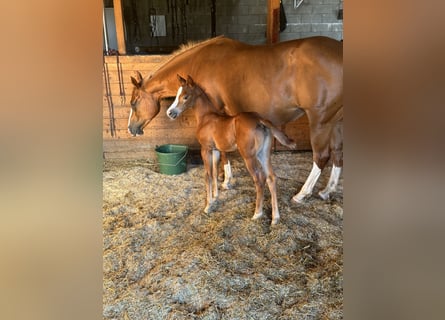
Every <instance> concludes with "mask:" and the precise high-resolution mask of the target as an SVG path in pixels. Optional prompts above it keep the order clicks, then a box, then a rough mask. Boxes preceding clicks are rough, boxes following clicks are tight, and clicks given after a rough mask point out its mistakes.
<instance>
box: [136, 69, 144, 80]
mask: <svg viewBox="0 0 445 320" xmlns="http://www.w3.org/2000/svg"><path fill="white" fill-rule="evenodd" d="M136 75H137V78H138V81H139V82H142V79H143V78H142V74H141V73H140V72H139V71H136Z"/></svg>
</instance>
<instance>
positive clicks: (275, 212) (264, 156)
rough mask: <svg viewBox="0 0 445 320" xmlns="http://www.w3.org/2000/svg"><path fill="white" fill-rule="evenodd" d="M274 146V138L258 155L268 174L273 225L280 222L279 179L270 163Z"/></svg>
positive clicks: (267, 180) (266, 143)
mask: <svg viewBox="0 0 445 320" xmlns="http://www.w3.org/2000/svg"><path fill="white" fill-rule="evenodd" d="M271 146H272V138H269V139H268V140H266V141H265V143H264V145H263V148H262V149H261V151H260V152H259V154H258V160H259V162H260V163H261V166H262V167H263V170H264V172H265V173H266V177H267V179H266V182H267V186H268V187H269V191H270V197H271V200H272V201H271V202H272V222H271V224H272V225H274V224H277V223H278V221H279V220H280V211H279V209H278V199H277V178H276V176H275V174H274V172H273V168H272V164H271V162H270V153H271Z"/></svg>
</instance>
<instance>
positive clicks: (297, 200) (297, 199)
mask: <svg viewBox="0 0 445 320" xmlns="http://www.w3.org/2000/svg"><path fill="white" fill-rule="evenodd" d="M304 198H306V195H301V194H297V195H295V196H293V198H292V201H293V202H295V203H300V204H301V203H304V202H305V201H304Z"/></svg>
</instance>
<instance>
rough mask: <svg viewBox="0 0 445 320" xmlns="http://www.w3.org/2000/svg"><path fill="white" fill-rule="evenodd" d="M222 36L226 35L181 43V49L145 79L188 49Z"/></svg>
mask: <svg viewBox="0 0 445 320" xmlns="http://www.w3.org/2000/svg"><path fill="white" fill-rule="evenodd" d="M221 38H224V36H223V35H221V36H217V37H214V38H210V39H207V40H203V41H189V42H187V43H184V44H181V45H180V46H179V49H178V50H176V51H174V52H173V53H172V54H171V55H170V57H169V58H168V59H167V60H166V61H164V63H162V64H161V65H160V66H159V67H158V68H156V70H155V71H153V72H152V73H151V74H150V75H148V76H147V77H146V79H144V80H148V79H150V78H151V77H152V76H153V75H154V74H155V73H156V72H158V71H159V70H160V69H161V68H163V67H164V66H165V65H166V64H167V63H169V62H170V61H172V60H173V59H174V58H176V57H178V56H180V55H182V54H183V53H185V52H187V51H189V50H191V49H194V48H197V47H201V46H204V45H206V44H209V43H210V42H213V41H216V40H219V39H221Z"/></svg>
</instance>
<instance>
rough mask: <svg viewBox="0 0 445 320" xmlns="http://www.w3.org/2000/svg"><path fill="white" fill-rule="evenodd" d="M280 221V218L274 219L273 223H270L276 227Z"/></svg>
mask: <svg viewBox="0 0 445 320" xmlns="http://www.w3.org/2000/svg"><path fill="white" fill-rule="evenodd" d="M278 221H280V218H275V219H272V222H271V223H270V224H271V225H272V226H274V225H276V224H277V223H278Z"/></svg>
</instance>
